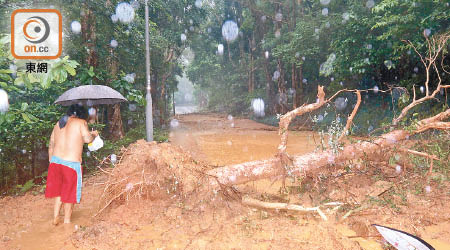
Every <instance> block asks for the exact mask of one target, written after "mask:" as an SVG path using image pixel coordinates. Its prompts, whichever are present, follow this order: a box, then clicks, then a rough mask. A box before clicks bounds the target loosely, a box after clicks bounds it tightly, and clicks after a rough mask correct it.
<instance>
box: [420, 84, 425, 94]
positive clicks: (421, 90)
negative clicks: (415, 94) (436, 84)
mask: <svg viewBox="0 0 450 250" xmlns="http://www.w3.org/2000/svg"><path fill="white" fill-rule="evenodd" d="M420 92H422V94H423V93H424V92H425V88H424V87H423V86H420Z"/></svg>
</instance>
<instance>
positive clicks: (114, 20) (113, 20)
mask: <svg viewBox="0 0 450 250" xmlns="http://www.w3.org/2000/svg"><path fill="white" fill-rule="evenodd" d="M118 20H119V17H118V16H117V15H116V14H113V15H112V16H111V21H112V22H113V23H117V21H118Z"/></svg>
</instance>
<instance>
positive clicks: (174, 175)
mask: <svg viewBox="0 0 450 250" xmlns="http://www.w3.org/2000/svg"><path fill="white" fill-rule="evenodd" d="M209 169H210V168H209V167H208V166H207V165H205V164H202V163H200V162H197V161H196V160H194V159H193V158H192V157H191V156H190V155H189V154H188V153H186V152H184V151H183V150H182V149H181V148H179V147H177V146H173V145H170V144H167V143H161V144H157V143H155V142H150V143H149V142H146V141H144V140H139V141H137V142H136V143H134V144H132V145H130V146H129V147H128V148H127V149H124V150H123V152H122V156H121V158H120V160H119V163H118V164H117V165H116V166H115V168H114V169H112V170H111V171H109V172H108V173H109V178H108V181H107V182H106V183H105V189H104V192H103V195H102V196H101V200H100V204H99V213H100V212H102V211H103V210H104V209H105V208H107V207H108V206H109V205H110V204H112V203H116V205H120V204H123V203H124V202H127V203H128V202H130V201H133V200H141V199H146V200H151V201H156V200H167V201H168V200H179V199H183V200H185V199H187V198H189V197H192V194H194V193H195V194H196V195H195V196H196V197H198V196H199V195H201V194H202V193H206V190H205V187H204V185H203V184H204V183H208V182H207V181H206V179H205V178H207V177H206V176H205V174H204V173H205V172H207V170H209ZM189 200H190V201H193V200H192V199H189Z"/></svg>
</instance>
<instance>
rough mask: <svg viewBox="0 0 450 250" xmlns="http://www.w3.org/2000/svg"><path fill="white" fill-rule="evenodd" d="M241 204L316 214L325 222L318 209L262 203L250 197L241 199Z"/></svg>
mask: <svg viewBox="0 0 450 250" xmlns="http://www.w3.org/2000/svg"><path fill="white" fill-rule="evenodd" d="M242 204H244V205H247V206H252V207H257V208H263V209H276V210H290V211H298V212H317V213H318V214H319V215H320V217H322V219H323V220H325V221H327V220H328V218H327V216H326V215H325V214H324V213H323V212H322V210H320V208H319V207H304V206H300V205H296V204H288V203H279V202H264V201H260V200H256V199H253V198H250V197H242Z"/></svg>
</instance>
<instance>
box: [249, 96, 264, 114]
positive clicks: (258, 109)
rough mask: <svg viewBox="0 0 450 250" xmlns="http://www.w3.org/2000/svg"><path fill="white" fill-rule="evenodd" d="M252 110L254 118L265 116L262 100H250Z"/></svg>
mask: <svg viewBox="0 0 450 250" xmlns="http://www.w3.org/2000/svg"><path fill="white" fill-rule="evenodd" d="M252 108H253V113H255V115H256V116H260V117H263V116H264V115H265V113H264V100H263V99H261V98H256V99H253V100H252Z"/></svg>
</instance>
